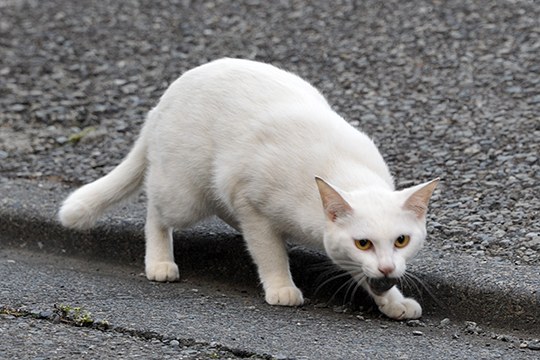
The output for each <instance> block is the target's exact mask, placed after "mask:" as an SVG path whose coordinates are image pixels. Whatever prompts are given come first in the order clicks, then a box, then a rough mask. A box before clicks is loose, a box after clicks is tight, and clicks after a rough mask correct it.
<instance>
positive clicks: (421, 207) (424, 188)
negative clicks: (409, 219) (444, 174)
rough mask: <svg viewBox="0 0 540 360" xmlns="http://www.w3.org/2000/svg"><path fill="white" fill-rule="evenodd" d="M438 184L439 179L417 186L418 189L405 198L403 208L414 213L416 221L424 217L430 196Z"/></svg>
mask: <svg viewBox="0 0 540 360" xmlns="http://www.w3.org/2000/svg"><path fill="white" fill-rule="evenodd" d="M438 183H439V178H437V179H434V180H431V181H429V182H427V183H425V184H422V185H420V186H418V189H417V190H416V191H414V192H413V193H412V194H411V195H410V196H409V197H408V198H407V200H406V201H405V204H404V205H403V208H404V209H405V210H409V211H412V212H414V213H415V214H416V217H417V218H418V219H421V218H423V217H425V216H426V213H427V209H428V204H429V199H430V198H431V195H432V194H433V191H434V190H435V187H436V186H437V184H438Z"/></svg>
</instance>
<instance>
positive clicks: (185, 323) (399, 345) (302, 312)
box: [0, 249, 538, 359]
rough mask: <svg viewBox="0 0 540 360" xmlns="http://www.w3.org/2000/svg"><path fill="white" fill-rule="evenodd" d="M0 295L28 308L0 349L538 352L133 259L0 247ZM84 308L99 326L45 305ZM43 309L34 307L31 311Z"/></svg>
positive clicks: (485, 331)
mask: <svg viewBox="0 0 540 360" xmlns="http://www.w3.org/2000/svg"><path fill="white" fill-rule="evenodd" d="M0 276H1V277H2V279H9V281H7V282H4V283H3V287H2V290H1V292H0V296H1V297H0V303H3V304H6V303H7V304H8V305H9V306H10V307H13V308H18V307H19V306H21V305H24V306H25V308H24V309H26V311H28V312H30V313H32V314H37V316H36V317H39V316H43V315H45V316H48V318H47V319H43V318H41V319H35V318H33V317H32V316H27V317H16V316H10V315H1V317H0V340H1V341H0V354H1V355H0V356H2V358H6V359H9V358H22V359H36V358H42V359H46V358H51V359H52V358H54V359H60V358H66V359H72V358H73V359H74V358H88V359H89V358H102V359H116V358H121V359H131V358H145V359H146V358H148V359H163V358H179V359H181V358H185V359H212V358H219V359H224V358H233V359H237V358H255V359H267V358H280V359H285V358H290V359H293V358H295V359H496V358H500V359H536V358H537V357H538V353H537V352H536V351H533V350H530V349H527V348H521V347H524V346H526V344H528V342H531V340H530V339H529V338H523V337H521V336H520V335H516V334H512V332H511V330H507V331H509V332H504V333H503V332H492V331H490V330H489V328H485V327H484V325H483V324H479V325H474V324H465V323H463V322H461V321H456V320H455V319H454V320H450V322H449V323H447V321H443V322H442V323H441V320H442V319H439V318H436V317H431V316H430V317H426V318H424V319H422V320H421V322H412V323H404V322H394V321H391V320H387V319H384V318H380V317H378V316H376V315H374V314H372V313H364V314H363V315H360V314H358V313H354V312H353V313H348V312H340V311H335V310H334V309H332V308H324V307H317V306H314V305H307V306H304V307H301V308H280V307H271V306H268V305H266V304H265V303H264V302H263V301H262V299H261V297H260V296H258V295H259V293H258V291H257V290H256V289H255V288H253V287H244V286H241V285H240V286H239V285H233V284H229V283H224V282H215V281H210V280H208V279H204V280H201V278H198V277H191V276H190V277H187V278H186V277H184V278H183V280H182V281H181V282H179V283H170V284H158V283H151V282H148V281H146V280H145V279H144V277H142V276H141V275H140V268H139V267H130V266H120V265H112V264H110V263H103V262H99V261H88V260H80V259H79V260H74V259H71V258H67V257H57V256H51V255H47V256H43V255H38V254H36V253H29V252H24V251H21V250H6V249H4V250H3V251H2V252H1V255H0ZM55 304H56V305H59V306H60V305H63V306H70V307H82V308H83V309H84V311H87V312H89V313H90V314H91V315H89V317H90V318H91V319H92V320H94V321H95V322H96V323H98V322H103V321H104V320H105V321H107V323H108V325H109V328H108V329H106V330H99V329H93V328H89V327H78V326H77V325H76V324H72V323H69V322H64V321H60V320H57V321H56V323H55V321H54V320H52V319H53V318H54V317H53V316H51V315H49V314H48V313H47V312H49V313H50V312H54V306H55ZM39 314H41V315H39Z"/></svg>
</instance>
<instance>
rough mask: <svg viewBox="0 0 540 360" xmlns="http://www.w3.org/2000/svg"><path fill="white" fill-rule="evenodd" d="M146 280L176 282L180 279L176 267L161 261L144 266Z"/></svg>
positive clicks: (171, 263) (173, 264)
mask: <svg viewBox="0 0 540 360" xmlns="http://www.w3.org/2000/svg"><path fill="white" fill-rule="evenodd" d="M146 278H147V279H148V280H151V281H159V282H165V281H176V280H178V279H179V278H180V273H179V272H178V265H176V264H175V263H174V262H169V261H163V262H156V263H153V264H148V265H146Z"/></svg>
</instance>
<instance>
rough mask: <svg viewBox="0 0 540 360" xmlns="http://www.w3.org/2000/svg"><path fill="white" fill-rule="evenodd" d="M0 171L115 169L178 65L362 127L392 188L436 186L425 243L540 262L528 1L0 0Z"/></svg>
mask: <svg viewBox="0 0 540 360" xmlns="http://www.w3.org/2000/svg"><path fill="white" fill-rule="evenodd" d="M0 14H1V15H0V53H1V56H0V129H1V132H0V160H1V162H0V176H2V177H7V178H25V179H36V180H39V181H56V182H62V183H66V184H68V185H70V186H75V185H79V184H81V183H84V182H87V181H90V180H93V179H96V178H97V177H99V176H101V175H103V174H105V173H106V172H108V171H110V170H111V169H112V168H113V167H114V166H115V165H116V164H117V163H118V162H119V161H120V159H121V158H122V157H123V156H124V155H125V154H126V153H127V151H128V149H129V148H130V146H131V144H132V143H133V141H134V138H135V137H136V135H137V133H138V130H139V128H140V125H141V124H142V122H143V121H144V116H145V114H146V112H147V111H148V110H149V109H150V108H151V107H152V106H154V105H155V104H156V102H157V100H158V98H159V96H160V95H161V94H162V93H163V91H164V90H165V89H166V87H167V85H168V84H169V83H170V82H171V81H172V80H174V79H175V78H176V77H178V76H179V75H180V74H181V73H182V72H184V71H185V70H187V69H189V68H192V67H194V66H196V65H198V64H202V63H205V62H207V61H209V60H212V59H216V58H220V57H223V56H230V57H243V58H250V59H255V60H260V61H265V62H270V63H273V64H276V65H279V66H281V67H283V68H285V69H288V70H291V71H293V72H295V73H298V74H299V75H301V76H302V77H304V78H306V79H307V80H309V81H310V82H312V83H313V84H314V85H315V86H317V87H318V88H320V89H321V90H322V91H323V93H324V94H325V95H326V96H327V97H328V99H329V101H330V102H331V103H332V104H333V105H334V106H335V108H336V109H337V110H338V112H339V113H341V114H342V115H343V116H344V117H345V118H346V119H348V120H350V121H351V122H352V123H353V124H355V125H357V126H359V127H360V128H362V129H363V130H365V131H366V132H367V133H368V134H370V135H371V136H372V137H373V138H374V139H375V141H376V143H378V144H379V147H380V149H381V152H382V153H383V155H384V156H385V158H386V160H387V161H388V163H389V165H390V168H391V170H392V171H393V172H394V174H395V176H396V180H397V183H398V184H399V186H406V185H411V184H412V183H413V182H414V183H417V182H421V181H426V180H429V179H431V178H434V177H436V176H440V177H441V178H442V183H441V185H440V188H439V190H438V191H437V193H436V194H435V196H434V198H433V201H432V204H431V213H430V221H429V223H430V225H429V226H430V228H429V233H430V234H431V237H430V242H431V244H430V245H429V246H433V247H437V248H440V249H443V250H447V251H456V252H465V253H467V254H470V255H473V256H475V257H478V258H479V259H482V258H484V257H495V258H501V259H509V260H511V261H513V262H515V263H516V264H540V255H539V253H540V220H539V216H538V215H539V210H540V201H539V194H540V165H539V160H538V157H539V153H540V151H539V149H540V145H539V144H540V143H539V141H538V139H539V137H540V120H539V119H540V110H539V105H540V62H539V60H538V59H539V58H540V36H539V33H540V21H539V19H540V5H539V4H538V3H537V2H534V1H525V0H524V1H519V0H514V1H510V0H509V1H502V0H497V1H487V0H484V1H481V0H479V1H465V0H459V1H458V0H448V1H438V0H431V1H428V0H418V1H414V2H404V1H398V0H390V1H375V0H366V1H362V2H359V1H358V2H355V1H344V0H340V1H310V2H308V1H292V0H291V1H287V0H283V1H279V2H277V1H275V2H274V1H257V0H245V1H189V0H185V1H174V0H169V1H161V0H156V1H142V0H140V1H130V2H122V1H103V0H100V1H84V2H82V1H67V0H49V1H46V2H44V1H37V0H35V1H23V0H20V1H15V0H5V1H0Z"/></svg>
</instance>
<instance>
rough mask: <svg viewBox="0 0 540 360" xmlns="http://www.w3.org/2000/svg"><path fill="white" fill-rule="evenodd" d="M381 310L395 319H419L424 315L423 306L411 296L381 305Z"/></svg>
mask: <svg viewBox="0 0 540 360" xmlns="http://www.w3.org/2000/svg"><path fill="white" fill-rule="evenodd" d="M379 310H380V311H381V312H382V313H383V314H384V315H386V316H388V317H389V318H391V319H395V320H407V319H418V318H419V317H421V316H422V307H421V306H420V304H419V303H418V302H417V301H416V300H414V299H411V298H405V299H401V300H400V301H396V302H390V303H387V304H385V305H383V306H379Z"/></svg>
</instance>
